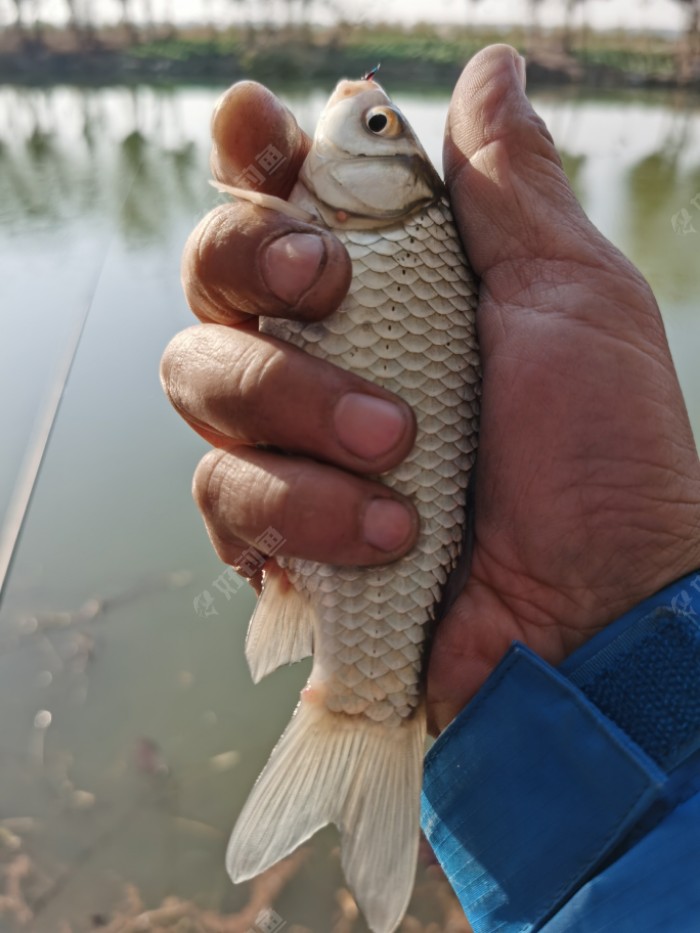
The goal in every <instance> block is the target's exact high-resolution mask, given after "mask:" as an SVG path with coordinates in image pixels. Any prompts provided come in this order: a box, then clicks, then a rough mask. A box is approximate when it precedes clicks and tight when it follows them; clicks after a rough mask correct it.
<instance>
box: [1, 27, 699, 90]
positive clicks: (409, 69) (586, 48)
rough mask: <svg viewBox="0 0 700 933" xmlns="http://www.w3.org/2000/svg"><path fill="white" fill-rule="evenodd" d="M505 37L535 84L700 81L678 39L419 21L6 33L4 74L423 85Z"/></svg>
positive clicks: (39, 78)
mask: <svg viewBox="0 0 700 933" xmlns="http://www.w3.org/2000/svg"><path fill="white" fill-rule="evenodd" d="M497 41H507V42H510V43H511V44H513V45H515V46H516V48H518V49H519V50H520V51H521V52H523V53H524V54H525V55H526V56H527V58H528V79H529V81H530V83H534V84H543V83H551V84H582V85H587V86H595V87H605V86H609V87H625V86H637V87H639V86H641V87H657V86H681V85H682V86H690V87H696V88H700V67H698V66H697V63H693V62H692V61H691V60H690V59H689V56H688V55H686V54H684V53H683V50H682V48H679V47H678V45H677V44H676V43H673V42H671V41H669V40H666V39H663V38H659V37H650V36H634V37H631V36H628V35H626V34H622V33H619V34H611V33H608V34H596V33H592V32H584V33H579V34H578V35H576V36H565V35H562V34H557V33H551V34H546V35H542V34H540V35H537V36H532V35H531V34H528V33H526V32H525V31H524V30H523V29H512V30H510V31H508V32H496V31H494V30H485V29H481V30H472V29H464V28H453V29H450V30H438V29H434V28H431V27H417V28H414V29H412V30H406V31H402V30H400V29H398V28H396V27H389V26H386V27H381V26H377V27H373V28H372V29H369V28H366V27H365V28H362V27H352V26H349V25H347V26H338V27H335V28H334V29H332V30H325V31H312V30H311V29H295V30H289V29H274V30H273V29H252V28H249V29H242V30H227V31H224V32H215V31H213V30H206V29H198V30H194V29H190V30H186V31H179V32H174V31H165V30H163V29H161V30H158V31H153V30H151V31H149V33H148V34H143V33H136V32H134V31H133V30H130V31H127V30H119V29H112V30H108V31H105V32H102V33H99V34H98V33H87V34H86V33H83V34H81V35H76V34H73V33H70V32H68V31H49V30H42V31H40V32H39V34H35V35H32V36H31V37H21V36H19V35H17V34H14V35H12V34H10V33H7V34H6V35H5V36H4V37H3V39H2V40H1V41H0V78H1V79H3V80H11V81H23V82H43V81H47V80H57V79H58V80H69V81H90V82H114V81H118V82H123V81H144V80H147V81H179V80H193V79H194V80H197V79H198V80H207V79H212V80H216V81H219V80H222V79H223V80H226V81H231V80H235V79H236V78H239V77H242V76H250V77H254V78H259V79H260V80H270V79H271V78H275V79H278V80H279V79H289V80H299V79H313V78H324V79H325V78H331V79H332V78H336V77H338V76H340V75H350V76H355V75H358V76H359V75H360V74H362V73H363V72H364V71H366V70H367V69H368V68H369V67H371V66H372V65H374V64H375V63H376V62H378V61H380V62H381V64H382V75H383V76H385V79H386V80H391V81H392V82H393V81H396V80H403V81H404V82H406V83H421V84H427V83H431V82H433V81H440V82H445V81H452V80H454V79H455V77H456V76H457V74H458V73H459V71H460V70H461V68H462V67H463V65H464V63H465V62H466V61H467V60H468V59H469V58H470V57H471V56H472V55H473V54H474V52H476V51H477V50H478V49H479V48H481V47H483V46H484V45H486V44H488V43H490V42H497Z"/></svg>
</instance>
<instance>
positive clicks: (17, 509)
mask: <svg viewBox="0 0 700 933" xmlns="http://www.w3.org/2000/svg"><path fill="white" fill-rule="evenodd" d="M140 171H141V166H140V165H139V166H138V167H137V169H136V170H135V172H134V175H133V177H132V179H131V181H130V182H129V185H128V187H127V190H126V194H125V195H124V198H123V200H122V202H121V205H120V207H119V213H120V214H121V212H122V211H123V210H124V208H125V207H126V203H127V201H128V200H129V196H130V195H131V192H132V190H133V187H134V184H135V182H136V179H137V178H138V175H139V173H140ZM116 235H117V234H116V232H115V233H113V234H112V236H111V237H110V240H109V242H108V244H107V249H106V251H105V254H104V258H103V259H102V262H101V263H100V265H99V266H98V268H97V272H96V275H95V280H94V283H93V286H92V289H91V292H90V298H89V300H88V302H87V304H86V307H85V311H84V312H83V314H82V316H81V318H80V320H79V321H78V326H77V327H76V329H75V331H74V334H73V338H72V340H70V341H69V343H68V349H67V351H66V353H65V355H64V356H63V358H62V359H61V360H60V361H59V366H58V368H57V373H56V378H55V379H54V382H53V384H52V385H51V386H50V389H49V393H48V398H47V400H46V403H45V405H44V408H43V411H42V412H41V413H40V415H39V417H38V418H37V420H36V422H35V427H34V433H33V437H32V439H31V440H30V442H29V444H28V445H27V450H26V453H25V456H24V461H23V463H22V466H21V468H20V470H19V473H18V479H17V482H16V483H15V487H14V489H13V491H12V494H11V496H10V504H9V507H8V509H7V513H6V515H5V521H4V522H3V525H2V528H0V609H2V603H3V599H4V597H5V593H6V589H7V582H8V580H9V577H10V570H11V569H12V565H13V563H14V559H15V555H16V553H17V548H18V546H19V543H20V540H21V537H22V532H23V530H24V527H25V524H26V520H27V515H28V514H29V506H30V505H31V501H32V498H33V497H34V492H35V490H36V487H37V485H38V482H39V477H40V475H41V469H42V466H43V464H44V460H45V457H46V451H47V449H48V446H49V442H50V440H51V436H52V434H53V431H54V427H55V425H56V421H57V419H58V413H59V411H60V408H61V402H62V401H63V396H64V394H65V390H66V386H67V384H68V380H69V378H70V374H71V371H72V369H73V364H74V363H75V360H76V357H77V355H78V350H79V349H80V344H81V342H82V339H83V334H84V333H85V328H86V325H87V322H88V318H89V316H90V311H91V310H92V307H93V305H94V303H95V297H96V295H97V292H98V289H99V287H100V283H101V281H102V275H103V273H104V270H105V266H106V265H107V260H108V259H109V256H110V254H111V252H112V248H113V246H114V241H115V239H116Z"/></svg>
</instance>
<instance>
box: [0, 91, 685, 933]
mask: <svg viewBox="0 0 700 933" xmlns="http://www.w3.org/2000/svg"><path fill="white" fill-rule="evenodd" d="M278 90H279V91H280V92H281V93H282V96H283V97H284V99H285V101H286V102H287V103H288V104H289V105H290V107H291V108H292V109H293V110H294V111H295V112H296V113H297V115H298V116H299V118H300V121H301V122H302V125H303V126H304V127H305V128H307V129H311V128H312V127H313V125H314V123H315V120H316V117H317V115H318V113H319V111H320V109H321V107H322V105H323V103H324V100H325V97H326V93H327V90H328V89H327V88H316V87H315V88H313V89H311V88H295V89H292V90H289V89H286V90H285V89H284V88H279V89H278ZM220 91H221V88H218V87H211V88H209V87H202V86H197V87H176V88H171V89H158V88H154V87H148V86H141V87H134V88H124V87H112V88H100V89H84V88H76V87H69V86H56V87H52V88H49V89H44V88H24V87H13V86H7V85H6V86H3V87H0V257H1V258H0V264H1V267H2V277H1V281H2V303H1V304H0V315H1V316H2V331H1V333H2V338H1V339H0V392H1V394H0V398H1V399H2V404H0V437H2V457H1V458H0V511H1V512H2V513H3V514H4V516H5V518H8V510H9V508H10V504H11V502H12V500H13V492H12V491H13V489H14V488H15V484H16V481H17V478H18V476H27V475H31V462H32V457H33V456H35V455H36V451H37V450H39V449H40V447H41V439H42V436H43V435H42V431H43V430H44V428H45V423H46V419H47V417H48V415H50V412H51V410H52V405H53V404H54V402H55V399H56V397H57V394H56V393H57V386H60V384H61V383H62V381H63V377H64V375H65V372H66V366H67V361H68V360H69V358H70V355H71V349H72V347H73V346H74V343H75V340H76V336H77V334H78V333H79V330H80V328H81V326H82V324H83V321H85V328H84V331H83V336H82V340H81V342H80V345H79V350H78V353H77V356H76V359H75V363H74V365H73V367H72V370H71V372H70V378H69V380H68V384H67V387H66V391H65V394H64V397H63V401H62V404H61V407H60V409H59V414H58V418H57V420H56V424H55V429H54V431H53V433H52V435H51V439H50V443H49V445H48V449H47V453H46V457H45V459H44V462H43V466H42V469H41V472H40V474H39V480H38V483H37V485H36V489H35V493H34V496H33V498H32V501H31V506H30V509H29V513H28V518H27V522H26V525H25V528H24V532H23V535H22V538H21V542H20V545H19V547H18V549H17V552H16V559H15V561H14V564H13V566H12V570H11V574H10V577H9V582H8V586H7V591H6V595H5V599H4V602H3V604H2V609H1V611H0V709H2V714H1V715H0V864H1V865H5V866H10V865H11V866H14V867H13V869H12V870H13V872H14V873H15V875H16V876H17V878H18V879H19V884H20V890H21V892H22V894H23V900H22V902H21V903H20V901H19V900H18V901H17V903H16V905H15V908H14V909H10V908H8V910H7V911H6V912H5V913H4V914H2V915H0V929H3V930H4V929H8V930H13V929H15V928H17V929H19V928H20V923H21V922H25V924H26V927H25V928H30V929H32V930H37V931H52V933H55V931H59V930H61V931H69V930H70V931H74V933H77V931H84V930H90V929H93V928H94V927H96V926H99V925H103V924H106V923H108V922H110V921H111V920H113V918H115V917H116V918H117V919H118V918H119V917H120V916H121V917H123V916H126V915H127V914H129V912H131V914H134V913H138V911H139V910H140V909H146V908H155V907H157V906H159V905H161V904H162V903H163V901H164V899H165V898H168V897H175V898H178V899H180V901H182V902H189V901H194V902H195V904H196V905H197V910H198V911H200V913H201V912H202V911H204V912H206V911H211V912H221V913H224V914H228V915H232V914H236V913H237V912H238V913H237V916H236V917H235V918H234V919H231V920H230V921H229V925H228V926H227V927H226V929H230V930H238V931H240V933H246V931H250V930H252V929H253V924H254V921H255V918H256V916H259V914H258V912H259V911H260V910H261V909H262V908H263V907H265V906H267V905H268V904H269V903H271V901H272V900H274V909H275V911H276V914H275V915H274V916H275V917H277V918H278V920H279V923H280V924H281V923H282V921H283V920H284V922H285V923H286V926H285V929H286V930H292V931H297V933H301V931H304V930H305V931H307V933H308V931H313V933H328V931H330V930H334V931H337V933H340V931H341V930H348V931H349V930H353V929H354V930H358V931H360V930H364V929H365V927H364V926H362V924H361V921H358V922H357V923H355V924H354V925H353V921H352V908H351V905H349V904H348V901H347V898H346V896H345V895H344V894H343V893H342V891H341V892H340V893H339V888H340V887H341V885H342V879H341V875H340V871H339V866H338V858H337V852H336V850H335V846H336V837H335V836H334V834H333V832H332V831H326V832H324V833H322V834H321V835H320V836H319V837H318V840H317V841H316V842H315V843H314V844H313V845H312V846H311V847H310V849H309V851H308V853H306V857H305V860H303V864H302V861H301V860H300V861H299V862H298V863H297V862H295V863H293V864H290V865H287V866H286V867H285V872H286V875H288V876H289V877H286V876H284V877H283V876H282V875H274V876H271V877H268V878H266V880H265V882H264V883H263V884H262V885H257V886H255V885H252V886H251V885H248V886H241V887H240V888H234V887H233V886H232V885H231V884H230V882H229V880H228V877H227V876H226V873H225V871H224V868H223V853H224V849H225V845H226V841H227V838H228V834H229V831H230V829H231V826H232V825H233V822H234V819H235V816H236V814H237V812H238V810H239V808H240V807H241V805H242V803H243V801H244V800H245V798H246V795H247V793H248V791H249V789H250V787H251V785H252V783H253V781H254V779H255V777H256V775H257V774H258V772H259V770H260V768H261V767H262V765H263V763H264V761H265V759H266V757H267V755H268V753H269V751H270V749H271V748H272V746H273V744H274V742H275V740H276V739H277V737H278V736H279V734H280V733H281V731H282V729H283V727H284V725H285V724H286V722H287V720H288V718H289V715H290V711H291V709H292V708H293V706H294V704H295V700H296V694H297V692H298V690H299V689H300V687H301V686H302V684H303V682H304V680H305V676H306V674H307V670H308V668H307V667H306V666H305V665H299V666H297V667H294V668H291V669H287V670H283V671H280V672H278V673H277V674H275V675H274V676H272V677H270V678H267V679H266V680H265V681H264V682H263V683H262V684H260V685H259V686H257V687H254V686H253V685H252V683H251V681H250V677H249V675H248V672H247V668H246V665H245V662H244V658H243V640H244V635H245V624H246V621H247V618H248V616H249V614H250V611H251V608H252V606H253V602H254V599H253V596H252V594H251V592H250V591H249V590H248V589H247V587H246V586H244V585H243V584H241V585H240V586H239V585H238V584H237V583H235V579H234V578H233V577H227V576H226V575H224V576H223V577H222V574H224V572H225V567H223V566H222V565H221V564H220V562H219V561H218V560H217V558H216V556H215V555H214V553H213V551H212V550H211V548H210V545H209V543H208V539H207V537H206V534H205V532H204V529H203V526H202V523H201V521H200V519H199V517H198V514H197V512H196V510H195V507H194V505H193V503H192V500H191V497H190V492H189V490H190V482H191V475H192V471H193V469H194V466H195V464H196V462H197V460H198V459H199V457H200V456H201V455H202V454H203V453H204V451H205V449H206V448H205V445H204V443H203V442H202V441H201V440H200V439H198V438H197V437H196V436H194V434H193V433H192V432H190V431H189V430H188V429H187V428H186V427H185V426H184V425H183V424H182V423H181V422H180V421H179V419H178V418H177V417H176V415H175V414H174V413H173V412H172V411H171V410H170V408H169V405H168V403H167V402H166V401H165V399H164V398H163V396H162V394H161V390H160V385H159V381H158V363H159V358H160V355H161V353H162V350H163V348H164V346H165V345H166V343H167V341H168V340H169V338H170V337H171V336H172V335H173V334H174V333H175V332H176V331H177V330H179V329H181V328H183V327H185V326H187V325H188V324H190V323H191V322H192V318H191V316H190V313H189V311H188V309H187V307H186V305H185V302H184V299H183V297H182V295H181V292H180V286H179V271H178V267H179V258H180V252H181V249H182V245H183V243H184V241H185V239H186V237H187V234H188V232H189V230H190V229H191V228H192V226H193V225H194V224H195V223H196V222H197V220H198V219H199V218H200V217H201V216H203V214H204V213H205V212H206V211H207V210H208V209H210V208H211V207H212V206H213V205H214V204H215V203H217V202H218V201H219V198H220V196H219V195H217V194H216V193H215V192H214V191H213V190H212V189H211V188H210V187H209V185H208V177H209V173H208V127H209V116H210V113H211V110H212V107H213V105H214V102H215V100H216V98H217V96H218V94H219V93H220ZM532 96H533V101H534V103H535V106H536V108H537V109H538V111H539V112H540V113H541V114H542V116H543V117H544V118H545V120H546V121H547V123H548V125H549V127H550V129H551V131H552V133H553V135H554V138H555V140H556V142H557V144H558V146H559V147H560V150H561V151H562V154H563V159H564V163H565V167H566V170H567V172H568V173H569V175H570V177H571V179H572V182H573V185H574V187H575V190H576V192H577V194H578V196H579V197H580V199H581V200H582V202H583V204H584V207H585V208H586V210H587V211H588V213H589V214H590V216H591V217H592V219H593V220H594V222H595V223H596V224H597V225H598V226H599V227H600V228H601V229H602V230H603V232H604V233H605V234H606V235H607V236H608V237H610V238H611V239H612V240H613V241H614V242H615V243H616V244H617V245H618V246H619V247H620V248H621V249H622V250H623V251H624V252H626V253H627V254H628V255H629V256H630V257H631V258H632V259H633V261H634V262H636V263H637V264H638V265H639V266H640V268H641V269H642V271H643V272H644V274H645V275H646V276H647V278H648V279H649V281H650V282H651V284H652V286H653V288H654V289H655V291H656V294H657V297H658V299H659V303H660V304H661V307H662V309H663V314H664V319H665V322H666V327H667V330H668V335H669V340H670V343H671V347H672V351H673V354H674V358H675V360H676V363H677V366H678V370H679V374H680V379H681V383H682V385H683V388H684V391H685V394H686V398H687V402H688V407H689V410H690V415H691V419H692V422H693V426H694V429H695V432H696V436H697V435H698V430H700V366H699V365H698V362H697V360H698V356H699V355H700V315H699V314H698V296H699V295H700V262H699V259H700V256H699V247H700V196H699V195H700V105H699V103H698V101H697V100H694V99H692V98H687V97H683V96H680V95H670V94H669V95H667V96H663V95H649V94H641V93H639V94H637V93H629V94H619V95H612V94H607V95H604V96H603V95H597V96H596V95H591V94H587V93H584V92H574V91H568V92H563V91H556V92H545V91H537V92H534V93H533V95H532ZM397 101H398V103H399V104H400V105H401V106H402V107H403V109H404V111H405V112H406V114H407V115H408V117H409V119H410V120H411V122H412V123H413V125H414V127H415V128H416V130H417V131H418V134H419V135H420V136H421V138H422V139H423V140H424V141H426V143H427V145H428V148H429V151H430V154H431V156H432V157H433V158H434V159H435V160H436V161H437V162H438V163H439V158H440V146H441V144H440V139H441V134H442V126H443V123H444V117H445V112H446V107H447V101H448V89H447V88H445V89H444V92H442V93H433V94H430V95H427V94H425V93H422V92H419V91H413V92H412V91H404V92H402V93H401V94H399V95H397ZM683 212H685V213H683ZM674 218H675V219H674ZM684 231H685V232H684ZM696 231H697V232H696ZM86 315H87V317H86ZM232 581H233V582H232ZM205 591H209V593H210V594H211V595H212V596H213V603H212V604H211V605H210V608H209V614H206V615H205V614H204V613H203V612H202V611H201V605H202V604H201V602H198V601H197V597H198V596H199V595H200V594H201V593H203V592H205ZM196 606H199V607H200V611H199V612H198V611H197V608H196ZM429 863H430V858H429V855H428V854H427V853H426V852H424V853H423V858H422V862H421V868H420V871H419V889H420V890H419V891H418V893H417V896H416V900H415V904H414V906H413V907H412V912H413V913H414V914H416V915H417V916H418V917H419V919H420V924H419V925H418V926H417V927H415V929H425V930H428V929H429V930H431V931H432V933H439V931H441V930H443V929H446V927H447V924H448V922H450V921H449V920H448V915H452V921H451V922H456V921H455V920H454V916H455V914H454V913H453V912H454V910H455V908H454V901H453V900H451V899H450V898H449V897H448V896H447V895H446V892H445V890H444V888H443V887H442V886H441V884H440V881H439V877H438V875H437V873H436V872H435V871H434V868H432V867H431V866H430V864H429ZM283 874H284V873H283ZM287 882H288V883H287ZM277 892H279V896H278V897H277ZM0 893H2V892H1V891H0ZM168 905H169V906H170V908H172V910H174V911H177V910H178V909H180V910H183V911H185V907H182V904H180V906H179V907H178V904H176V903H175V902H168ZM26 909H30V910H31V911H32V917H31V918H30V915H29V914H28V913H26ZM187 909H189V908H187ZM339 911H341V912H342V911H344V915H343V917H340V919H338V918H339ZM209 916H210V920H211V923H212V924H214V922H215V921H214V919H212V917H213V916H214V914H210V915H209ZM269 919H270V916H268V920H269ZM272 920H273V922H277V921H275V920H274V917H273V918H272ZM202 922H203V921H202ZM216 922H218V921H216ZM431 923H432V924H433V925H432V926H431V925H430V924H431ZM343 924H345V925H343ZM113 928H114V929H117V928H118V929H122V927H121V926H116V925H115V926H114V927H113ZM193 928H194V927H193ZM203 928H206V929H209V927H203ZM211 928H212V929H218V927H216V926H212V927H211ZM124 929H126V927H124ZM197 929H198V928H197ZM222 929H223V927H222ZM412 929H414V928H412ZM450 929H460V927H459V926H453V927H450ZM465 929H466V927H465Z"/></svg>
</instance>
